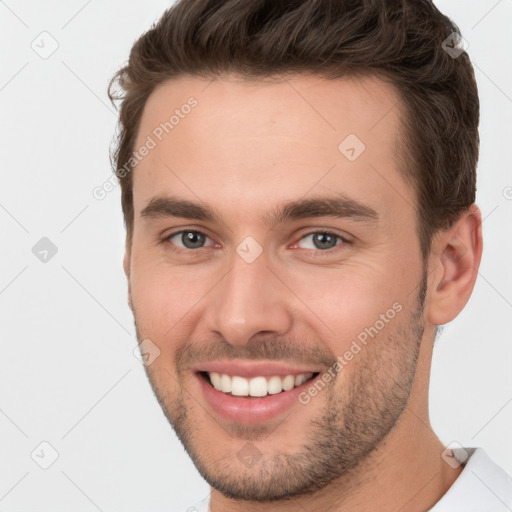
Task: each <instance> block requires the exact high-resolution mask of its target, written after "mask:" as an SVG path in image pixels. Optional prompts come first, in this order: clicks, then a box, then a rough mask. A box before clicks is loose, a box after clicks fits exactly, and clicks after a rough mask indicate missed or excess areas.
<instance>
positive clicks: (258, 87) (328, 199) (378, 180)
mask: <svg viewBox="0 0 512 512" xmlns="http://www.w3.org/2000/svg"><path fill="white" fill-rule="evenodd" d="M461 41H462V40H461V38H460V36H459V33H458V29H457V28H456V26H455V25H453V24H452V23H451V21H450V20H449V19H448V18H446V17H445V16H444V15H442V14H441V13H440V12H439V11H438V10H437V9H436V8H435V6H434V5H433V4H432V3H431V2H430V1H428V0H414V1H412V0H410V1H398V0H386V1H382V0H365V1H359V2H355V1H351V0H339V1H337V2H332V1H327V0H317V1H306V0H303V1H299V0H297V1H294V2H276V1H264V0H250V1H248V0H235V1H233V0H231V1H229V0H221V1H215V2H214V1H212V0H183V1H181V2H179V3H177V4H176V5H175V6H173V7H172V8H170V9H169V10H168V11H166V12H165V13H164V15H163V16H162V17H161V19H160V20H159V22H158V23H157V24H156V25H155V26H154V27H153V28H152V29H151V30H150V31H148V32H147V33H146V34H144V35H143V36H142V37H141V38H140V39H139V40H138V41H137V42H136V43H135V45H134V46H133V48H132V51H131V54H130V59H129V62H128V64H127V65H126V66H125V67H124V68H123V69H121V70H120V71H119V72H118V73H117V74H116V75H115V76H114V78H113V79H112V82H111V84H110V89H109V90H110V95H111V99H112V100H114V99H116V98H117V99H122V104H121V110H120V128H121V131H120V134H119V140H118V145H117V147H116V150H115V151H114V155H113V156H114V161H115V166H116V172H117V175H118V177H119V179H120V183H121V187H122V207H123V213H124V218H125V223H126V229H127V239H126V254H125V258H124V270H125V272H126V275H127V278H128V284H129V294H128V296H129V303H130V307H131V308H132V311H133V313H134V318H135V325H136V329H137V337H138V340H139V343H140V346H141V352H143V354H144V358H145V364H146V370H147V374H148V377H149V380H150V382H151V385H152V388H153V390H154V393H155V395H156V397H157V399H158V401H159V403H160V405H161V407H162V409H163V411H164V413H165V415H166V416H167V418H168V420H169V422H170V423H171V425H172V427H173V428H174V429H175V431H176V433H177V435H178V437H179V438H180V440H181V442H182V443H183V445H184V447H185V449H186V450H187V452H188V453H189V455H190V457H191V458H192V460H193V462H194V464H195V465H196V467H197V469H198V471H199V472H200V473H201V475H202V476H203V477H204V478H205V479H206V481H207V482H208V483H209V484H210V486H211V493H210V495H209V496H208V497H206V498H205V499H204V500H203V501H202V502H200V503H198V504H196V505H195V507H191V508H190V509H189V510H204V511H206V510H211V511H212V512H220V511H222V512H225V511H249V510H250V511H254V512H256V511H270V510H272V511H275V510H278V511H283V512H288V511H292V510H293V511H296V510H308V511H309V510H322V511H342V510H343V511H344V512H348V511H359V512H360V511H375V510H379V511H380V512H387V511H398V510H407V511H410V512H415V511H418V512H419V511H426V510H432V511H435V512H442V511H451V512H453V511H458V510H464V511H468V510H474V511H476V510H478V511H483V510H492V511H498V510H499V511H501V510H510V507H511V506H512V480H511V479H510V478H509V477H508V476H507V475H506V474H505V473H504V471H503V470H502V469H500V468H499V467H498V466H496V465H495V464H494V463H493V462H492V461H491V460H490V459H489V458H488V457H487V455H486V454H485V452H484V451H483V450H482V449H481V448H477V449H474V448H469V447H466V448H464V447H459V448H458V449H455V450H451V449H449V448H446V447H445V446H444V445H443V443H442V442H441V441H440V440H439V439H438V437H437V436H436V434H435V433H434V432H433V431H432V428H431V426H430V422H429V413H428V385H429V373H430V364H431V356H432V350H433V344H434V339H435V335H436V329H437V326H440V325H443V324H446V323H448V322H450V321H451V320H453V319H454V318H455V317H456V316H457V315H458V314H459V312H460V311H461V310H462V309H463V307H464V305H465V304H466V303H467V301H468V299H469V297H470V295H471V292H472V290H473V286H474V283H475V279H476V276H477V270H478V267H479V264H480V259H481V254H482V231H481V214H480V211H479V209H478V207H477V206H476V205H475V204H474V201H475V183H476V176H475V169H476V163H477V158H478V119H479V102H478V95H477V89H476V83H475V80H474V75H473V70H472V66H471V63H470V61H469V58H468V55H467V54H466V53H465V52H464V51H463V48H462V47H461ZM115 84H119V85H120V86H121V88H122V91H121V92H115V91H114V86H115Z"/></svg>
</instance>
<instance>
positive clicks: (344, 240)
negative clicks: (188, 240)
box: [161, 229, 351, 256]
mask: <svg viewBox="0 0 512 512" xmlns="http://www.w3.org/2000/svg"><path fill="white" fill-rule="evenodd" d="M183 233H197V234H199V235H203V236H205V237H206V238H210V237H209V236H208V235H207V234H206V233H203V232H202V231H199V230H197V229H182V230H180V231H175V232H173V233H171V234H170V235H168V236H166V237H165V238H164V239H163V240H162V242H161V243H162V244H165V243H167V242H170V240H171V238H174V237H175V236H176V235H181V234H183ZM315 234H322V235H329V236H333V237H334V238H337V239H338V240H341V242H342V243H337V244H336V245H335V246H334V247H331V248H329V249H323V250H322V249H304V250H306V251H313V253H314V254H315V256H322V255H324V254H331V253H332V252H333V251H336V250H339V249H340V247H341V246H343V245H346V244H350V243H351V241H350V240H348V239H347V238H345V237H343V236H341V235H339V234H337V233H333V232H332V231H326V230H317V231H310V232H308V233H306V234H304V235H303V236H301V237H300V238H299V240H298V242H300V241H301V240H303V239H304V238H306V237H308V236H311V235H315ZM298 242H296V243H298ZM296 243H294V245H295V244H296ZM170 245H171V251H173V252H181V251H185V252H194V251H196V252H199V251H200V250H201V249H207V248H208V247H199V248H197V249H188V248H183V247H175V246H174V244H172V243H170Z"/></svg>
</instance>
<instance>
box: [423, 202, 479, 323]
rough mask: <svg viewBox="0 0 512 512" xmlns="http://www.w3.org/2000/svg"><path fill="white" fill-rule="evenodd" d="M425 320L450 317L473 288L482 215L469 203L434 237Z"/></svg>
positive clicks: (443, 319) (460, 309)
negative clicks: (435, 268) (431, 277)
mask: <svg viewBox="0 0 512 512" xmlns="http://www.w3.org/2000/svg"><path fill="white" fill-rule="evenodd" d="M436 246H437V248H436V249H435V250H434V251H433V252H434V254H435V255H436V256H435V261H434V262H433V264H434V265H435V266H436V267H437V271H435V272H433V273H432V275H433V276H434V281H433V282H432V285H431V289H432V290H433V291H432V292H431V294H430V295H431V296H430V301H429V307H428V320H429V321H430V322H431V323H432V324H434V325H443V324H446V323H448V322H450V321H452V320H453V319H454V318H455V317H456V316H457V315H458V314H459V313H460V312H461V311H462V309H463V308H464V306H465V305H466V303H467V302H468V300H469V297H470V296H471V293H472V291H473V288H474V285H475V281H476V278H477V276H478V268H479V266H480V260H481V257H482V247H483V241H482V216H481V213H480V210H479V209H478V207H477V206H476V205H472V206H471V207H470V208H469V209H468V210H467V211H466V212H465V213H464V214H463V215H461V217H460V218H459V219H458V220H457V221H456V222H455V223H454V224H453V225H452V226H451V227H450V228H449V229H448V230H446V231H445V232H442V233H441V235H440V236H439V238H438V239H437V240H436Z"/></svg>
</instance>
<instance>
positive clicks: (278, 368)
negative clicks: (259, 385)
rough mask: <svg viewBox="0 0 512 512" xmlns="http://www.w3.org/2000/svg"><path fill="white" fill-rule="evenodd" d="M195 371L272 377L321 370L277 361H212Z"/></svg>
mask: <svg viewBox="0 0 512 512" xmlns="http://www.w3.org/2000/svg"><path fill="white" fill-rule="evenodd" d="M193 370H194V371H195V372H217V373H224V374H227V375H231V376H233V375H237V376H239V377H244V378H247V379H250V378H253V377H259V376H263V377H272V376H274V375H284V376H286V375H299V374H302V373H319V372H320V371H321V370H319V369H318V368H314V367H311V366H310V367H306V366H303V365H293V366H292V365H290V364H286V363H279V362H276V361H211V362H209V363H204V364H202V365H200V366H198V367H197V368H194V369H193Z"/></svg>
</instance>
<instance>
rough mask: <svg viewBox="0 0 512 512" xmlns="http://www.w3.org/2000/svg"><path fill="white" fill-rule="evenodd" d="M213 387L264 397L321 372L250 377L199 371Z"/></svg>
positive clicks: (221, 390) (288, 389)
mask: <svg viewBox="0 0 512 512" xmlns="http://www.w3.org/2000/svg"><path fill="white" fill-rule="evenodd" d="M198 373H199V375H200V376H201V377H202V378H203V379H204V380H205V381H206V382H207V383H208V384H209V385H210V386H212V387H213V388H215V389H216V390H217V391H220V392H221V393H224V394H225V395H228V396H233V397H237V398H264V397H266V396H269V395H277V394H280V393H285V392H286V391H290V390H291V389H294V388H296V387H299V386H302V385H303V384H304V383H306V382H309V381H311V380H313V379H315V378H316V377H317V376H318V375H319V372H314V373H312V372H308V373H300V374H297V375H281V376H280V375H274V376H271V377H264V376H257V377H252V378H250V379H246V378H244V377H240V376H238V375H233V376H232V375H228V374H225V373H218V372H205V371H201V372H198Z"/></svg>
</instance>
